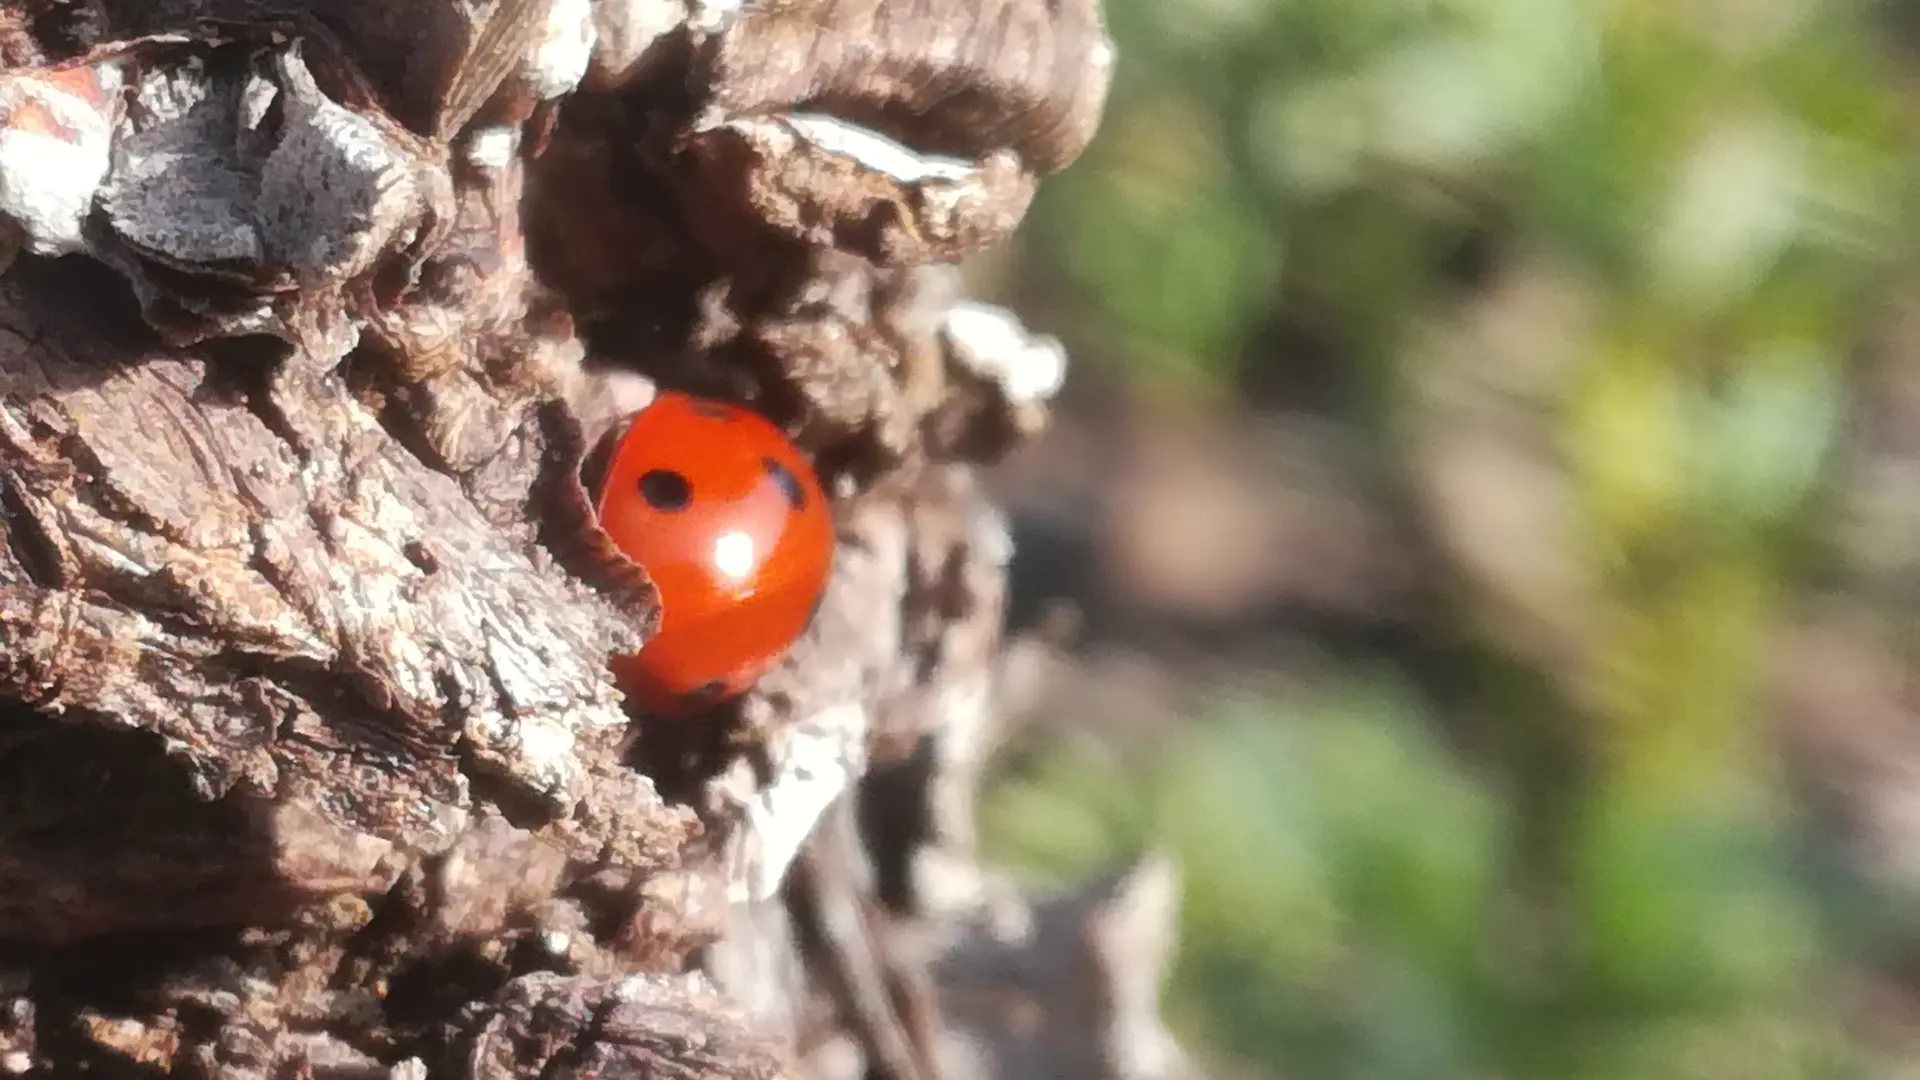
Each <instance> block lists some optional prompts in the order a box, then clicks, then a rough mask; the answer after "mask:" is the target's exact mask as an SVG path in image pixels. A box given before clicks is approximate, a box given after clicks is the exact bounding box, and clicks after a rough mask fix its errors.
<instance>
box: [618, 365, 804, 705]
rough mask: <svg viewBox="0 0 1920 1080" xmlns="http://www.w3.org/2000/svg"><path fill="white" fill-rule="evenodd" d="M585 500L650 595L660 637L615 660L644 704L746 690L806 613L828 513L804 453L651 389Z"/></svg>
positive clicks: (735, 414)
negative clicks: (653, 593) (655, 594)
mask: <svg viewBox="0 0 1920 1080" xmlns="http://www.w3.org/2000/svg"><path fill="white" fill-rule="evenodd" d="M594 509H595V512H596V513H597V514H598V516H599V519H600V526H601V528H603V529H605V530H606V531H607V534H608V535H609V536H611V537H612V538H613V542H614V543H615V544H616V545H618V546H619V548H620V550H621V551H622V552H624V553H625V554H626V555H627V557H628V558H630V559H632V560H633V561H634V562H637V563H639V564H640V565H641V566H643V567H645V568H646V571H647V574H648V576H649V577H651V578H652V579H653V583H654V586H655V587H656V588H657V589H659V590H660V627H659V632H658V633H657V634H656V635H655V636H654V638H653V639H652V640H651V641H649V642H647V645H646V647H645V648H643V649H641V650H640V651H639V652H638V653H634V654H631V655H628V656H622V657H619V658H617V659H616V660H615V663H614V674H615V676H616V678H617V680H618V681H619V684H620V686H621V689H623V690H624V691H626V693H627V694H628V695H629V696H630V697H632V698H634V699H635V700H636V701H638V702H639V703H640V704H641V705H643V706H645V707H646V708H648V709H650V710H652V711H653V712H656V713H664V714H668V715H685V714H688V713H692V712H697V711H699V710H701V709H704V708H706V707H708V706H710V705H714V704H717V703H718V702H721V701H724V700H726V699H728V698H731V697H734V696H736V695H738V694H740V693H742V692H744V691H745V690H746V689H747V688H748V687H749V686H752V685H753V683H754V681H755V680H756V679H758V678H759V677H760V676H761V674H762V673H764V672H765V671H766V670H767V669H768V668H769V667H771V666H773V664H774V662H775V661H777V660H779V659H780V657H781V656H782V655H783V654H784V653H785V652H786V651H787V647H788V646H790V645H792V644H793V641H794V639H795V638H797V637H799V636H800V634H801V632H802V631H804V630H806V628H807V625H808V624H809V623H810V622H812V621H813V615H814V612H815V610H816V609H817V608H818V607H819V603H820V597H821V595H822V594H823V593H824V591H825V589H826V584H827V573H828V570H829V568H830V567H831V565H832V562H833V519H832V515H831V514H830V513H829V512H828V509H827V500H826V495H825V494H824V493H823V492H822V491H821V490H820V481H819V480H818V479H817V478H816V477H815V476H814V472H813V466H812V465H811V464H810V463H809V462H808V460H807V458H806V456H805V455H804V454H802V453H801V452H800V449H799V447H796V446H795V445H794V444H793V442H792V441H791V440H789V439H788V438H787V437H786V435H785V434H783V433H782V432H781V431H780V429H779V428H776V427H774V426H773V424H771V423H769V422H768V421H767V420H765V419H764V418H762V417H761V416H759V415H757V414H755V413H752V412H749V411H747V410H746V409H742V408H739V407H737V406H734V405H729V404H725V403H723V402H719V401H710V400H707V399H704V398H698V397H692V396H690V395H687V394H682V393H677V392H674V391H661V392H660V393H659V395H658V396H656V397H655V398H654V400H653V402H652V403H651V404H649V405H648V406H647V407H646V408H644V409H642V410H640V411H639V412H637V413H635V414H634V416H633V418H632V420H631V421H629V422H628V424H627V427H626V429H625V430H624V431H623V432H621V434H620V436H619V439H618V441H617V442H616V443H615V444H614V447H613V451H612V455H611V457H610V459H609V460H608V463H607V469H606V473H605V475H604V477H603V478H602V480H601V482H600V488H599V492H598V494H597V496H596V499H595V505H594Z"/></svg>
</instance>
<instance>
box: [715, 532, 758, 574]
mask: <svg viewBox="0 0 1920 1080" xmlns="http://www.w3.org/2000/svg"><path fill="white" fill-rule="evenodd" d="M713 565H714V567H715V568H716V569H718V570H719V571H720V572H721V573H722V574H725V575H726V576H727V577H728V578H730V579H731V580H734V581H745V580H746V579H747V576H748V575H749V574H752V573H753V537H751V536H748V535H747V534H746V533H743V532H741V531H739V530H738V529H735V530H733V531H731V532H723V533H721V534H720V536H719V537H718V538H717V539H715V540H714V542H713Z"/></svg>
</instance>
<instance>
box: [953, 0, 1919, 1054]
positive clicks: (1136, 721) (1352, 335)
mask: <svg viewBox="0 0 1920 1080" xmlns="http://www.w3.org/2000/svg"><path fill="white" fill-rule="evenodd" d="M1107 8H1108V13H1109V18H1110V21H1111V25H1112V31H1113V34H1114V36H1115V38H1116V40H1117V42H1118V45H1119V48H1120V54H1121V59H1120V63H1119V67H1118V74H1117V79H1116V84H1115V87H1114V91H1113V96H1112V98H1111V101H1110V104H1109V108H1108V114H1107V120H1106V124H1105V126H1104V128H1103V132H1102V135H1101V136H1100V138H1099V139H1098V140H1097V141H1096V142H1095V144H1094V146H1093V148H1092V149H1091V150H1090V151H1089V153H1088V154H1087V156H1086V157H1085V158H1083V159H1082V160H1081V161H1080V162H1079V163H1078V164H1077V165H1075V166H1074V167H1073V168H1072V169H1071V170H1070V171H1069V172H1067V173H1066V174H1064V175H1063V176H1061V177H1058V178H1056V179H1054V180H1053V181H1051V182H1050V183H1049V184H1048V185H1046V186H1045V187H1044V189H1043V193H1042V196H1041V199H1040V201H1039V203H1038V204H1037V206H1036V209H1035V211H1034V214H1033V216H1032V217H1031V218H1030V220H1029V224H1028V226H1027V227H1026V228H1025V229H1023V230H1022V234H1021V239H1020V240H1019V242H1018V243H1017V244H1015V245H1013V246H1011V247H1009V248H1007V249H1005V250H1003V251H1000V252H997V253H995V255H994V256H993V257H992V258H991V259H988V260H985V261H983V262H982V263H981V264H980V265H977V266H974V267H972V268H971V269H972V272H973V273H974V275H975V276H976V277H977V278H978V280H979V281H980V282H981V283H983V288H984V290H985V291H986V292H987V293H988V294H989V295H999V296H1002V297H1005V298H1007V299H1008V300H1009V302H1012V303H1016V304H1017V306H1018V309H1019V310H1020V312H1021V314H1022V315H1023V317H1025V318H1026V319H1027V321H1028V322H1029V324H1030V325H1032V326H1034V327H1035V328H1037V329H1040V330H1045V331H1049V332H1052V333H1055V334H1058V335H1059V336H1061V337H1062V338H1063V339H1064V340H1065V341H1066V343H1067V344H1068V346H1069V347H1070V349H1071V350H1072V353H1073V356H1074V361H1075V365H1076V367H1075V369H1074V372H1073V375H1072V377H1071V379H1070V382H1069V384H1068V387H1067V389H1066V390H1065V392H1064V393H1063V396H1062V399H1061V402H1060V408H1059V412H1058V416H1057V422H1056V424H1055V426H1054V428H1053V430H1052V431H1051V432H1050V433H1049V435H1048V436H1047V437H1046V438H1045V439H1044V440H1043V441H1042V442H1041V443H1039V444H1038V445H1036V446H1034V447H1033V448H1031V449H1030V450H1028V451H1024V452H1023V453H1022V454H1021V455H1020V456H1019V457H1017V458H1015V459H1014V460H1012V461H1010V462H1009V463H1008V464H1007V466H1006V467H1005V468H1004V469H1002V470H1001V471H1000V474H999V475H998V476H997V477H996V480H995V483H996V484H997V486H998V490H999V492H1000V493H1001V495H1002V496H1003V497H1004V498H1005V499H1006V501H1007V503H1008V505H1009V506H1010V508H1011V509H1012V510H1013V511H1014V513H1015V515H1016V517H1017V521H1018V528H1019V539H1020V541H1021V544H1022V546H1021V548H1020V553H1019V555H1018V561H1017V563H1016V567H1015V571H1016V590H1017V595H1016V608H1017V610H1016V612H1015V617H1016V620H1017V621H1018V622H1019V623H1020V624H1021V625H1024V626H1034V625H1052V624H1053V623H1050V621H1049V620H1057V618H1058V615H1059V610H1060V609H1059V606H1058V605H1059V602H1063V601H1064V602H1068V603H1070V604H1071V607H1072V609H1074V610H1077V611H1078V612H1079V616H1080V618H1079V624H1078V633H1077V634H1076V635H1075V636H1074V637H1073V638H1071V645H1070V648H1071V657H1072V663H1071V666H1070V667H1069V668H1068V669H1067V670H1066V671H1064V672H1063V673H1061V676H1060V677H1059V678H1058V679H1056V680H1055V682H1054V685H1053V689H1052V690H1051V691H1050V693H1049V695H1048V697H1047V700H1046V701H1045V702H1044V704H1043V706H1042V708H1041V709H1040V710H1039V712H1038V714H1037V715H1036V716H1035V717H1034V719H1033V721H1032V723H1031V725H1030V727H1029V728H1028V729H1027V730H1026V731H1025V732H1024V733H1023V734H1022V736H1021V738H1020V740H1019V742H1018V743H1017V745H1016V746H1015V747H1014V749H1013V750H1012V751H1011V752H1010V753H1009V754H1008V755H1007V756H1006V758H1005V760H1004V761H1003V762H1002V765H1001V768H1000V770H999V777H998V779H997V780H996V781H995V783H994V784H993V786H992V787H991V788H990V790H989V793H988V795H987V797H986V800H985V806H984V810H983V813H984V821H983V829H984V834H985V837H986V840H987V842H988V844H989V845H990V847H991V850H992V852H993V853H994V854H995V855H996V856H997V857H998V858H1000V859H1002V860H1005V861H1009V862H1012V863H1014V864H1016V865H1018V866H1019V867H1021V868H1022V871H1023V873H1025V874H1027V875H1029V876H1031V877H1032V878H1034V879H1036V880H1038V881H1043V882H1044V881H1046V880H1049V879H1060V880H1066V879H1071V878H1074V877H1076V876H1078V875H1080V874H1081V873H1083V872H1085V871H1087V870H1089V869H1091V868H1095V867H1099V866H1104V865H1107V864H1110V863H1111V862H1113V861H1114V860H1115V859H1118V858H1122V857H1125V856H1127V855H1128V854H1130V853H1132V852H1135V851H1138V850H1141V849H1142V848H1144V847H1147V846H1149V845H1159V846H1161V847H1163V848H1164V849H1166V850H1168V851H1170V852H1171V853H1172V854H1173V855H1174V856H1175V857H1176V858H1177V859H1178V862H1179V864H1180V867H1181V872H1182V884H1183V893H1184V896H1183V909H1182V914H1181V925H1180V934H1181V943H1180V954H1179V958H1178V962H1177V966H1176V968H1175V970H1174V972H1173V973H1172V976H1171V978H1170V981H1169V985H1168V995H1169V1000H1168V1010H1169V1012H1170V1015H1171V1018H1172V1020H1173V1022H1174V1024H1175V1026H1176V1028H1177V1030H1178V1031H1179V1032H1180V1033H1181V1034H1182V1035H1183V1036H1184V1038H1185V1039H1186V1040H1187V1041H1188V1043H1189V1044H1190V1045H1191V1046H1192V1047H1193V1048H1194V1049H1195V1050H1196V1051H1197V1052H1198V1053H1199V1054H1200V1055H1201V1056H1202V1057H1203V1058H1204V1060H1206V1061H1207V1062H1208V1063H1209V1064H1210V1065H1212V1066H1213V1067H1214V1068H1215V1070H1216V1074H1217V1075H1227V1076H1245V1077H1250V1078H1251V1077H1268V1076H1271V1077H1290V1078H1297V1080H1346V1078H1353V1080H1361V1078H1366V1080H1397V1078H1409V1080H1411V1078H1429V1077H1432V1078H1441V1077H1463V1078H1465V1077H1471V1078H1476V1080H1522V1078H1549V1077H1552V1078H1561V1077H1565V1078H1593V1080H1613V1078H1619V1080H1627V1078H1635V1080H1640V1078H1665V1077H1689V1078H1715V1080H1717V1078H1727V1080H1735V1078H1737V1080H1773V1078H1783V1080H1784V1078H1790V1077H1791V1078H1799V1077H1836V1078H1837V1077H1886V1078H1895V1077H1904V1078H1912V1077H1916V1076H1920V677H1917V676H1920V648H1917V647H1920V245H1917V244H1916V239H1920V235H1917V234H1920V186H1917V185H1916V183H1915V181H1916V179H1917V178H1920V177H1916V170H1917V169H1920V4H1914V3H1893V2H1881V3H1870V2H1865V0H1107Z"/></svg>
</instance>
